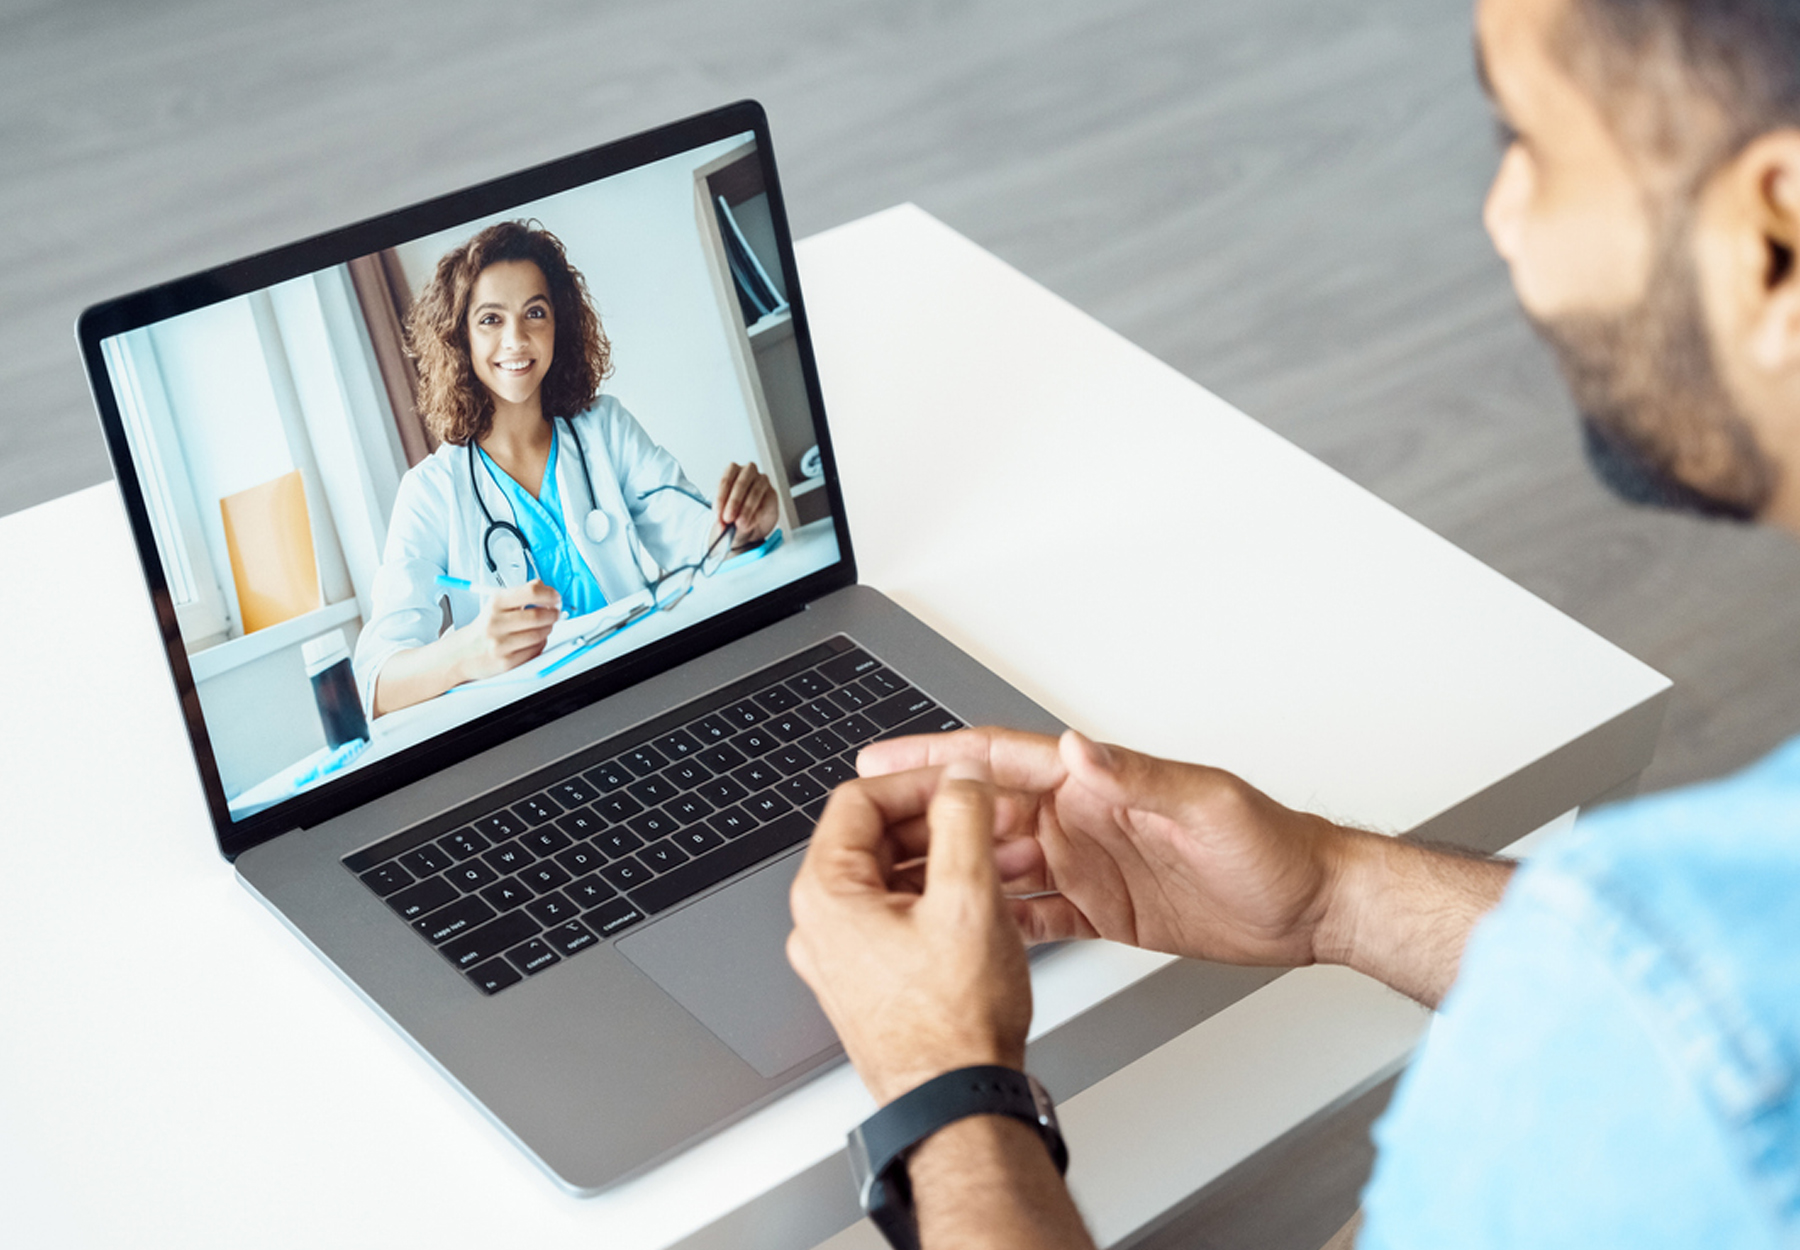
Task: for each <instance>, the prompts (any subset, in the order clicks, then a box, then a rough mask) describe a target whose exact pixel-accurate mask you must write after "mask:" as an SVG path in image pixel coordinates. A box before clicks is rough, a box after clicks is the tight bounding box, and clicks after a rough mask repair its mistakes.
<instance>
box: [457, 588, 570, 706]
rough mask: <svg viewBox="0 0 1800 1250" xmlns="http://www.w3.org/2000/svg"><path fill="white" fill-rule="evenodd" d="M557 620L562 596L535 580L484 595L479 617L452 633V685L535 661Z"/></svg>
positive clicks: (559, 615)
mask: <svg viewBox="0 0 1800 1250" xmlns="http://www.w3.org/2000/svg"><path fill="white" fill-rule="evenodd" d="M561 616H562V596H561V595H559V594H557V593H556V591H555V590H554V589H553V588H552V587H550V586H547V585H545V584H544V583H543V582H540V581H530V582H526V583H525V584H524V585H523V586H509V587H508V588H506V589H505V590H500V591H496V592H495V593H494V594H492V595H490V596H488V598H487V600H486V602H484V603H483V604H482V605H481V615H479V616H477V617H476V618H475V619H474V620H472V621H470V622H469V623H468V624H467V625H465V626H463V627H462V628H461V629H460V630H458V631H456V632H457V639H458V641H459V642H460V644H461V650H462V655H461V657H460V660H459V662H458V664H457V682H458V683H460V682H465V681H477V680H479V679H481V678H483V677H493V676H495V675H496V674H499V673H504V672H506V671H507V670H508V669H514V668H517V667H518V666H519V665H521V664H523V663H525V662H526V661H527V660H530V659H533V658H535V657H536V656H537V655H538V654H539V653H540V652H542V651H543V649H544V644H545V643H546V642H548V641H549V639H550V628H551V626H553V625H555V624H556V622H557V621H558V620H559V619H560V618H561Z"/></svg>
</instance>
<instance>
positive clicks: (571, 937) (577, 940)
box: [544, 920, 600, 955]
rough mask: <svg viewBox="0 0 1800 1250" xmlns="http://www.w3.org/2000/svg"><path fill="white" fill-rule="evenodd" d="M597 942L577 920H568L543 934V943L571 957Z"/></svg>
mask: <svg viewBox="0 0 1800 1250" xmlns="http://www.w3.org/2000/svg"><path fill="white" fill-rule="evenodd" d="M599 940H600V939H599V938H597V937H595V936H594V935H593V934H592V933H591V932H589V931H588V928H587V926H586V925H584V924H582V923H581V922H580V921H579V920H570V921H567V922H565V923H563V924H559V925H557V926H556V927H555V928H554V929H551V930H549V931H548V932H546V933H545V934H544V941H546V942H548V943H550V945H551V946H554V947H555V948H556V949H557V950H558V951H560V952H561V953H562V954H563V955H573V954H574V953H575V952H576V951H579V950H585V949H586V948H588V947H590V946H593V945H594V944H595V943H597V942H599Z"/></svg>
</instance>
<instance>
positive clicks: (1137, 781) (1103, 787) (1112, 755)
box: [1059, 729, 1211, 817]
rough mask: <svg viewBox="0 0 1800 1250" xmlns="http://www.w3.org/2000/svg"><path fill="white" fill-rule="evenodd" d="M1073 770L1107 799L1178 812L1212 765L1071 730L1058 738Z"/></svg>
mask: <svg viewBox="0 0 1800 1250" xmlns="http://www.w3.org/2000/svg"><path fill="white" fill-rule="evenodd" d="M1059 746H1060V751H1061V755H1062V761H1063V766H1064V767H1065V768H1067V769H1068V770H1069V776H1070V777H1071V778H1072V779H1073V780H1075V781H1076V782H1079V783H1080V784H1081V785H1082V786H1083V787H1084V788H1086V789H1088V790H1090V791H1092V792H1093V793H1094V794H1096V795H1098V796H1099V797H1100V798H1101V799H1102V800H1104V801H1105V802H1108V803H1117V804H1120V805H1122V806H1125V807H1133V808H1136V809H1138V810H1139V811H1145V812H1154V813H1156V814H1157V815H1160V816H1172V817H1179V816H1180V815H1181V814H1182V812H1183V810H1184V809H1185V808H1186V807H1187V805H1188V803H1189V801H1190V800H1191V799H1192V798H1193V797H1195V796H1194V794H1193V789H1194V786H1195V783H1196V782H1198V781H1200V780H1201V779H1203V778H1204V777H1205V776H1206V774H1207V773H1209V772H1210V771H1211V770H1209V769H1203V768H1199V767H1196V766H1195V765H1192V764H1178V763H1176V762H1175V761H1173V760H1165V759H1160V758H1158V757H1157V756H1154V755H1143V754H1140V753H1139V752H1137V751H1128V750H1126V749H1125V748H1123V747H1117V746H1111V745H1105V744H1102V743H1098V742H1095V741H1093V740H1092V739H1091V738H1088V737H1087V736H1085V735H1084V734H1081V733H1078V732H1077V731H1075V730H1073V729H1070V730H1066V731H1064V733H1063V736H1062V742H1061V743H1060V744H1059Z"/></svg>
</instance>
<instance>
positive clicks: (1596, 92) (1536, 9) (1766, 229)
mask: <svg viewBox="0 0 1800 1250" xmlns="http://www.w3.org/2000/svg"><path fill="white" fill-rule="evenodd" d="M1476 25H1477V51H1478V55H1479V60H1480V65H1481V71H1482V80H1483V84H1484V86H1486V88H1487V90H1488V92H1489V94H1490V96H1491V97H1492V98H1493V101H1494V105H1495V109H1496V112H1497V114H1498V115H1499V118H1500V122H1501V131H1502V143H1503V146H1504V149H1505V150H1504V154H1503V156H1502V158H1501V164H1500V170H1499V172H1498V174H1497V175H1496V177H1495V179H1494V185H1493V188H1492V190H1491V191H1490V192H1489V195H1488V203H1487V210H1486V222H1487V227H1488V232H1489V234H1490V235H1491V236H1492V237H1493V240H1494V245H1495V247H1496V248H1497V249H1498V250H1499V252H1500V254H1501V256H1502V257H1503V258H1504V259H1505V260H1506V262H1507V264H1508V265H1509V266H1510V267H1511V269H1512V275H1513V282H1514V285H1515V287H1516V288H1517V290H1518V294H1519V298H1520V301H1521V303H1522V304H1523V305H1524V308H1525V312H1526V315H1527V316H1528V317H1530V319H1531V320H1532V322H1533V324H1535V325H1536V326H1537V327H1538V329H1539V330H1540V332H1541V333H1542V334H1543V335H1544V337H1545V338H1546V339H1547V340H1548V341H1549V342H1550V344H1551V345H1552V346H1553V347H1554V348H1555V349H1556V352H1557V354H1558V356H1559V357H1560V359H1561V361H1562V365H1563V369H1564V372H1565V374H1566V375H1567V377H1568V379H1569V382H1570V385H1571V388H1572V389H1573V391H1574V393H1575V398H1576V402H1577V403H1578V405H1579V406H1580V407H1581V409H1582V415H1583V418H1584V424H1585V428H1586V433H1587V438H1588V448H1589V451H1590V454H1591V455H1592V457H1593V460H1594V463H1595V467H1596V468H1597V469H1598V470H1599V471H1600V473H1601V476H1602V477H1603V478H1604V479H1605V480H1607V481H1608V483H1609V484H1610V485H1612V486H1614V488H1615V489H1618V490H1619V491H1620V493H1622V494H1624V495H1626V497H1628V498H1632V499H1634V500H1636V501H1638V502H1646V503H1658V504H1664V505H1668V506H1675V507H1685V508H1689V509H1692V510H1695V511H1701V512H1707V513H1711V514H1714V515H1726V516H1734V517H1741V518H1749V517H1752V516H1767V517H1768V518H1770V519H1772V520H1775V521H1777V522H1780V523H1782V524H1785V525H1787V526H1789V527H1790V528H1794V529H1800V272H1797V271H1796V265H1795V263H1794V258H1795V248H1796V247H1797V246H1800V0H1481V2H1480V6H1479V9H1478V13H1477V22H1476Z"/></svg>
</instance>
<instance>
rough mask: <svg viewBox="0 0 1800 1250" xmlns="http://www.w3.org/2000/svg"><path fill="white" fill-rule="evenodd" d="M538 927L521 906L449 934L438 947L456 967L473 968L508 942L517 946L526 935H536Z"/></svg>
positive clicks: (499, 950)
mask: <svg viewBox="0 0 1800 1250" xmlns="http://www.w3.org/2000/svg"><path fill="white" fill-rule="evenodd" d="M542 928H543V926H542V925H540V924H539V923H538V922H537V921H536V920H534V919H533V918H532V917H531V916H530V915H528V914H526V912H525V911H523V910H522V909H521V910H519V911H510V912H507V913H506V914H505V915H504V916H502V917H500V919H498V920H495V921H493V922H491V923H489V924H484V925H482V926H481V927H480V928H479V929H476V930H475V931H474V932H472V933H465V934H463V935H462V936H461V937H458V938H452V939H451V940H450V941H448V942H445V943H444V944H443V945H442V946H440V947H439V948H438V949H439V950H441V951H443V952H444V954H445V955H446V956H448V957H449V959H450V962H451V963H453V964H455V965H456V966H457V967H458V968H473V967H474V966H475V965H476V964H478V963H480V962H481V961H482V960H484V959H487V958H489V957H490V956H493V955H498V954H499V953H500V952H501V951H503V950H506V949H507V948H508V947H510V946H517V945H518V944H519V943H520V942H523V941H524V940H525V939H526V938H534V937H536V936H537V935H538V931H539V930H540V929H542Z"/></svg>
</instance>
